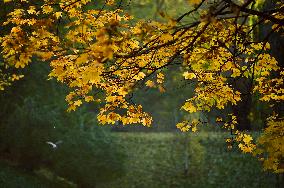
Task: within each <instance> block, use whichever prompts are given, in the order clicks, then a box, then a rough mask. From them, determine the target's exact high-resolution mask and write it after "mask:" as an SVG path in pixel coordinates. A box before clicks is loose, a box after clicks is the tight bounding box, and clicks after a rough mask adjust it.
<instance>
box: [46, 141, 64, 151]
mask: <svg viewBox="0 0 284 188" xmlns="http://www.w3.org/2000/svg"><path fill="white" fill-rule="evenodd" d="M62 142H63V141H62V140H59V141H57V142H55V143H53V142H46V143H47V144H49V145H51V146H52V148H54V149H56V148H57V146H58V144H61V143H62Z"/></svg>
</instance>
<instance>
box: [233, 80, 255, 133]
mask: <svg viewBox="0 0 284 188" xmlns="http://www.w3.org/2000/svg"><path fill="white" fill-rule="evenodd" d="M232 85H233V88H234V89H235V90H237V91H239V92H240V93H241V99H242V100H241V101H239V102H238V103H237V105H236V106H233V107H232V110H233V114H234V115H235V116H236V117H237V122H238V124H237V127H236V128H237V129H238V130H241V131H244V130H251V122H250V120H249V118H248V115H249V113H250V110H251V105H252V94H251V80H250V79H247V78H236V79H235V80H234V81H233V84H232Z"/></svg>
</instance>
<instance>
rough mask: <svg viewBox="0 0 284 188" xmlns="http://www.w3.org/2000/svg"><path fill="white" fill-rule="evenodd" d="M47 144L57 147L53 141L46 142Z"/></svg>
mask: <svg viewBox="0 0 284 188" xmlns="http://www.w3.org/2000/svg"><path fill="white" fill-rule="evenodd" d="M46 143H47V144H49V145H51V146H52V147H53V148H56V144H54V143H52V142H46Z"/></svg>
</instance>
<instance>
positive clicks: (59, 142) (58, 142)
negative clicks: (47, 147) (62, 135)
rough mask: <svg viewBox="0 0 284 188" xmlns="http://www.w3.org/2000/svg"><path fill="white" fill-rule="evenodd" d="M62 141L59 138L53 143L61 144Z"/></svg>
mask: <svg viewBox="0 0 284 188" xmlns="http://www.w3.org/2000/svg"><path fill="white" fill-rule="evenodd" d="M62 142H63V141H62V140H59V141H57V142H55V144H56V145H57V144H61V143H62Z"/></svg>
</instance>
